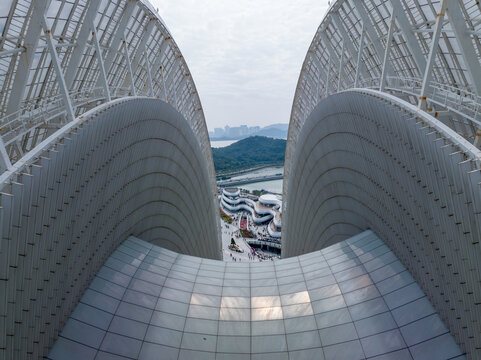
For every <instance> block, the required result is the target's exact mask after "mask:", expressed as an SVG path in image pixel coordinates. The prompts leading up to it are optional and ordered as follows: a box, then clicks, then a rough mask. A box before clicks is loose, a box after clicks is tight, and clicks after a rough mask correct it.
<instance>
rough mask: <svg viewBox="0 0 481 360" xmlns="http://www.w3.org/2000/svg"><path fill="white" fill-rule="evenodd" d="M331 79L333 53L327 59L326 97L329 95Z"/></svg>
mask: <svg viewBox="0 0 481 360" xmlns="http://www.w3.org/2000/svg"><path fill="white" fill-rule="evenodd" d="M330 80H331V54H329V59H328V60H327V74H326V97H328V96H329V81H330Z"/></svg>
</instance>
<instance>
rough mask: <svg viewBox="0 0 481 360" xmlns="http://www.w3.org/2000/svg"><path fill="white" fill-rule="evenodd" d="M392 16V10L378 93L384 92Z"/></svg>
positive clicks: (390, 43)
mask: <svg viewBox="0 0 481 360" xmlns="http://www.w3.org/2000/svg"><path fill="white" fill-rule="evenodd" d="M394 14H395V11H394V10H393V12H392V14H391V20H389V30H388V32H387V39H386V51H385V52H384V61H383V63H382V73H381V80H380V81H379V91H384V88H385V86H386V76H387V71H386V65H387V63H388V62H389V55H390V54H391V46H392V35H393V31H394Z"/></svg>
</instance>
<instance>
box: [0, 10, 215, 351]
mask: <svg viewBox="0 0 481 360" xmlns="http://www.w3.org/2000/svg"><path fill="white" fill-rule="evenodd" d="M0 9H2V12H1V14H0V32H1V34H2V37H1V38H0V89H1V91H0V236H1V246H0V264H1V265H0V297H1V300H0V304H1V305H0V334H1V336H0V357H1V358H4V357H5V358H28V357H31V358H37V357H41V356H44V355H46V353H47V351H48V348H49V346H50V345H51V344H52V342H53V340H54V339H55V338H56V337H57V333H58V331H59V330H60V329H61V328H62V327H63V324H64V322H65V320H66V318H67V316H69V315H70V313H71V311H72V309H73V308H74V306H75V305H76V304H77V302H78V300H79V298H80V297H81V295H82V294H83V292H84V291H85V289H86V288H87V287H88V285H89V283H90V282H91V281H92V279H93V277H94V275H95V274H96V272H97V271H98V269H99V268H100V267H101V266H102V264H103V263H104V262H105V260H106V259H107V258H108V256H109V255H110V254H111V253H112V251H114V250H115V249H116V248H117V247H118V246H119V244H120V243H121V242H122V241H123V240H125V238H126V237H127V236H129V235H131V234H134V235H137V236H141V237H142V238H143V239H145V240H148V241H151V242H152V243H154V244H157V245H161V246H163V247H165V248H169V249H172V250H175V251H178V252H182V253H187V254H194V253H195V254H196V255H198V256H203V257H206V258H214V259H217V258H219V257H220V247H221V245H220V233H219V232H218V230H217V228H218V227H219V217H218V210H217V201H216V191H215V189H216V185H215V176H214V167H213V161H212V153H211V149H210V142H209V138H208V132H207V128H206V125H205V121H204V115H203V111H202V106H201V103H200V100H199V97H198V94H197V92H196V88H195V85H194V82H193V80H192V77H191V76H190V72H189V70H188V67H187V65H186V64H185V61H184V59H183V57H182V55H181V53H180V51H179V49H178V47H177V45H176V44H175V41H174V40H173V39H172V37H171V35H170V33H169V31H168V30H167V28H166V27H165V25H164V23H163V21H162V19H161V18H160V17H159V15H158V14H157V13H156V11H155V10H154V9H153V8H152V7H151V5H150V4H149V3H148V1H144V0H118V1H98V0H91V1H90V0H80V1H67V0H35V1H33V0H32V1H28V0H27V1H20V0H18V1H17V0H11V1H10V0H8V1H7V2H2V4H1V5H0Z"/></svg>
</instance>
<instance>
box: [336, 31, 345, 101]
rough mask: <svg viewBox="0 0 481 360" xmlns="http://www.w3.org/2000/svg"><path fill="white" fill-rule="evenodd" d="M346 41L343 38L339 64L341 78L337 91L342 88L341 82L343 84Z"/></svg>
mask: <svg viewBox="0 0 481 360" xmlns="http://www.w3.org/2000/svg"><path fill="white" fill-rule="evenodd" d="M345 42H346V41H345V40H344V39H343V40H342V48H341V61H340V64H339V79H338V81H337V92H339V91H340V90H341V84H342V70H343V68H344V43H345Z"/></svg>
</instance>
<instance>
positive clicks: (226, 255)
mask: <svg viewBox="0 0 481 360" xmlns="http://www.w3.org/2000/svg"><path fill="white" fill-rule="evenodd" d="M222 210H224V211H225V212H226V213H227V214H228V215H230V216H231V217H232V218H233V222H232V224H229V223H227V222H225V221H223V220H222V219H221V228H222V258H223V260H224V261H235V260H234V258H235V259H236V260H237V261H240V262H259V261H270V260H261V259H259V258H258V257H257V256H254V257H251V258H249V255H248V254H250V251H251V247H250V246H249V244H248V243H247V242H246V241H245V240H244V238H243V237H241V236H240V234H239V222H240V217H241V214H242V213H241V212H238V213H231V212H229V211H227V210H226V209H222ZM246 214H247V212H246ZM247 221H248V224H249V225H248V228H249V230H251V231H253V232H257V229H253V228H252V220H251V219H250V216H248V220H247ZM231 238H234V240H235V242H236V244H237V246H238V247H239V248H240V249H242V250H244V252H243V253H239V252H237V251H234V250H231V249H229V245H230V243H231ZM259 253H263V254H265V255H272V254H270V253H267V251H259ZM274 260H276V259H274Z"/></svg>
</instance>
